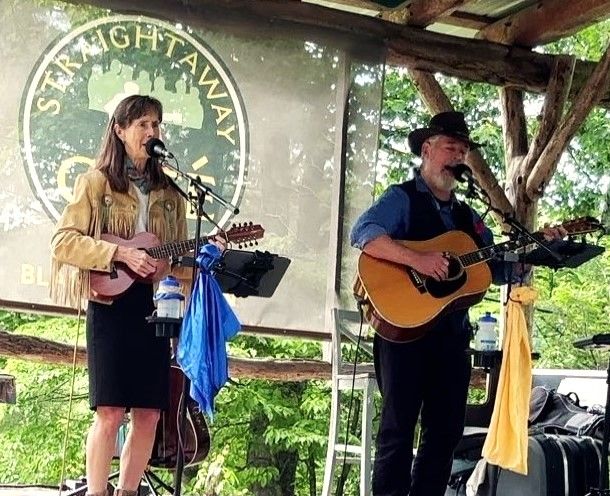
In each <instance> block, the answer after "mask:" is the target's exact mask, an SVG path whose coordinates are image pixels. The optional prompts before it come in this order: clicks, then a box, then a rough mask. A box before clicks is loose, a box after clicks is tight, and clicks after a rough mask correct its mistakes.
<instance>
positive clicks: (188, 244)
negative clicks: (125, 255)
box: [146, 236, 209, 259]
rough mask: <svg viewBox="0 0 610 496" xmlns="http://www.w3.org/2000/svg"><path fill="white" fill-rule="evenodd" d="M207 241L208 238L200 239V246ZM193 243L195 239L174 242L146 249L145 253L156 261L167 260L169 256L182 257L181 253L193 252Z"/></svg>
mask: <svg viewBox="0 0 610 496" xmlns="http://www.w3.org/2000/svg"><path fill="white" fill-rule="evenodd" d="M208 239H209V237H208V236H203V237H202V238H200V239H199V243H200V245H202V244H205V243H207V242H208ZM195 241H197V239H195V238H193V239H187V240H184V241H174V242H171V243H165V244H164V245H159V246H155V247H153V248H148V249H147V250H146V251H147V253H148V254H149V255H150V256H151V257H153V258H156V259H161V258H169V257H171V256H178V255H182V254H183V253H187V252H189V251H192V250H194V249H195Z"/></svg>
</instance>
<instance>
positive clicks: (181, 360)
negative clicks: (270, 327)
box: [176, 244, 241, 418]
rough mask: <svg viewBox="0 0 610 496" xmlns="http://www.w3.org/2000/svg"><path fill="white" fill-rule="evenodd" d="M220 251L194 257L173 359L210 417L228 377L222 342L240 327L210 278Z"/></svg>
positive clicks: (205, 249)
mask: <svg viewBox="0 0 610 496" xmlns="http://www.w3.org/2000/svg"><path fill="white" fill-rule="evenodd" d="M220 258H221V251H220V249H219V248H218V247H217V246H215V245H212V244H206V245H204V246H202V247H201V250H200V251H199V256H198V257H197V265H198V267H199V274H198V276H197V279H196V281H195V286H194V288H193V294H192V295H191V299H190V301H189V304H188V306H187V309H186V311H185V314H184V320H183V321H182V329H181V331H180V341H179V343H178V351H177V353H176V360H177V361H178V364H179V365H180V367H181V368H182V370H183V371H184V374H185V375H186V376H187V377H188V378H189V379H190V381H191V390H190V393H191V397H192V398H193V399H194V400H195V401H197V403H198V404H199V408H200V409H201V411H203V412H205V413H206V414H207V415H208V416H209V417H210V418H212V417H213V414H214V398H216V395H217V394H218V391H220V389H221V388H222V387H223V386H224V385H225V383H226V382H227V379H228V378H229V371H228V359H227V348H226V343H227V341H228V340H229V339H231V338H232V337H233V336H235V334H237V332H238V331H239V329H240V327H241V324H240V322H239V320H238V319H237V316H236V315H235V313H234V312H233V310H232V309H231V307H230V306H229V304H228V303H227V300H226V299H225V297H224V295H223V294H222V291H221V289H220V286H219V285H218V283H217V282H216V279H214V277H213V276H212V275H211V273H210V272H211V270H212V269H213V268H214V265H215V264H216V263H217V262H218V260H220Z"/></svg>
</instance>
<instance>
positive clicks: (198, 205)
mask: <svg viewBox="0 0 610 496" xmlns="http://www.w3.org/2000/svg"><path fill="white" fill-rule="evenodd" d="M163 165H164V166H166V167H168V168H170V169H172V171H174V172H175V173H177V174H178V175H179V176H181V177H183V178H184V179H186V180H187V181H188V182H189V183H190V185H191V186H192V188H193V190H194V191H195V192H196V195H195V196H190V195H188V194H187V193H185V192H184V191H182V190H181V189H180V188H179V187H178V186H177V185H174V187H175V189H176V191H177V192H178V193H179V194H180V195H181V196H182V197H184V198H185V199H186V200H187V201H188V202H189V203H190V204H191V205H192V206H194V207H195V211H196V218H197V220H196V222H195V247H194V253H195V258H197V256H198V254H199V247H200V243H201V219H202V218H203V217H206V218H209V217H207V216H206V214H205V212H204V209H203V206H204V204H205V197H206V194H208V195H210V196H211V197H212V198H214V199H215V200H216V201H218V202H219V203H220V204H221V205H223V206H224V207H226V208H229V209H231V211H232V212H233V213H235V214H237V213H239V209H238V208H237V207H235V206H234V205H232V204H231V203H229V202H227V201H226V200H225V199H224V198H222V197H221V196H219V195H218V194H216V193H214V191H212V190H211V189H210V188H208V187H207V186H206V185H204V184H203V183H202V182H201V178H200V177H199V176H197V177H192V176H189V175H188V174H186V173H184V172H182V171H181V170H180V169H179V168H178V167H177V166H174V165H172V164H170V163H169V162H167V161H164V162H163ZM196 277H197V264H193V271H192V276H191V295H192V294H193V289H194V288H195V279H196ZM190 385H191V381H189V379H188V377H186V376H185V377H184V385H183V388H182V398H183V401H181V402H180V409H179V410H178V425H177V428H178V439H179V440H180V439H184V425H185V421H186V398H187V395H188V394H189V390H190ZM183 471H184V450H183V449H182V447H181V446H180V443H179V445H178V450H177V454H176V471H175V473H174V492H173V494H174V496H180V494H181V493H182V474H183Z"/></svg>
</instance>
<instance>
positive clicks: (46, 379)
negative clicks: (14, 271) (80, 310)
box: [0, 312, 90, 484]
mask: <svg viewBox="0 0 610 496" xmlns="http://www.w3.org/2000/svg"><path fill="white" fill-rule="evenodd" d="M0 318H1V319H2V323H3V324H5V325H6V323H10V324H12V328H11V327H9V326H7V327H9V328H11V330H14V331H15V333H19V334H27V335H32V336H37V337H44V338H47V339H53V340H56V341H62V342H70V341H72V342H74V339H75V337H76V321H75V320H70V319H52V318H48V317H34V316H30V315H25V314H23V315H20V314H8V315H7V314H6V313H4V312H2V313H1V314H0ZM82 332H83V331H82V328H81V333H82ZM2 371H3V372H5V373H8V374H12V375H14V376H15V378H16V381H17V404H16V405H5V404H0V446H2V450H0V483H23V482H30V483H45V484H57V483H58V482H59V479H60V473H61V467H62V460H63V444H64V436H65V435H66V428H67V426H68V399H69V395H70V386H71V369H70V368H69V367H65V366H54V365H46V364H37V363H34V362H26V361H22V360H18V359H12V358H11V359H6V360H5V362H4V364H3V366H2ZM86 391H87V377H86V373H85V371H84V370H83V369H81V368H78V369H76V377H75V397H74V403H73V411H72V419H71V421H70V425H69V429H68V445H67V446H68V447H67V453H66V473H67V474H72V475H73V476H74V477H76V476H78V475H79V474H82V473H83V468H84V436H85V433H86V430H87V429H86V426H87V424H88V422H89V416H90V414H89V408H88V402H87V400H86Z"/></svg>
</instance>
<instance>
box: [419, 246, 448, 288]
mask: <svg viewBox="0 0 610 496" xmlns="http://www.w3.org/2000/svg"><path fill="white" fill-rule="evenodd" d="M410 265H411V267H413V268H414V269H415V270H416V271H417V272H419V273H420V274H423V275H425V276H429V277H433V278H434V279H436V280H437V281H442V280H443V279H447V276H448V274H449V259H448V258H447V257H445V255H444V254H443V253H442V252H440V251H431V252H415V256H414V260H413V262H412V263H411V264H410Z"/></svg>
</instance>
